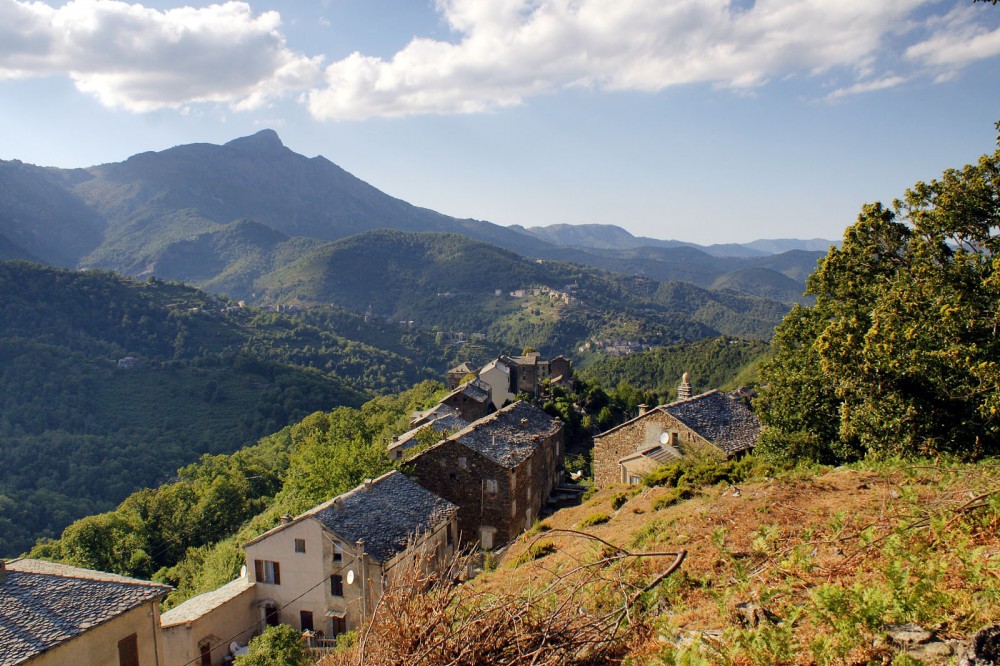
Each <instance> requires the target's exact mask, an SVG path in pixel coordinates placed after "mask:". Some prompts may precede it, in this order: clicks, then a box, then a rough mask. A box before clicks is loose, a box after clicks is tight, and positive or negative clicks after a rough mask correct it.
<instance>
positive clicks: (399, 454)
mask: <svg viewBox="0 0 1000 666" xmlns="http://www.w3.org/2000/svg"><path fill="white" fill-rule="evenodd" d="M402 457H403V450H402V449H396V459H397V460H399V459H400V458H402Z"/></svg>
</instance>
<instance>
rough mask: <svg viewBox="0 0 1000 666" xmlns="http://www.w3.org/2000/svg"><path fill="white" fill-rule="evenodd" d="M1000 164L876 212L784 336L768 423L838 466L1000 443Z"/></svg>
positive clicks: (829, 261) (765, 396)
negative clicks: (866, 458) (822, 444)
mask: <svg viewBox="0 0 1000 666" xmlns="http://www.w3.org/2000/svg"><path fill="white" fill-rule="evenodd" d="M998 234H1000V151H997V152H995V153H993V154H992V155H985V156H983V157H982V158H981V159H980V160H979V162H978V163H977V164H974V165H967V166H965V167H964V168H962V169H950V170H948V171H946V172H945V173H944V174H943V175H942V177H941V178H940V179H938V180H932V181H931V182H929V183H923V182H920V183H917V184H916V185H914V186H913V187H912V188H911V189H909V190H907V192H906V194H905V195H904V197H903V198H902V199H901V200H897V201H895V202H894V204H893V209H892V210H890V209H887V208H885V207H883V206H882V205H881V204H871V205H866V206H865V207H864V208H863V209H862V212H861V215H860V216H859V217H858V221H857V223H856V224H854V225H853V226H852V227H850V228H848V230H847V231H846V233H845V235H844V241H843V244H842V246H841V247H840V248H839V249H837V248H833V249H831V250H830V252H829V254H828V255H827V257H826V258H825V259H824V260H823V262H821V264H820V266H819V268H818V269H817V270H816V272H815V273H814V274H813V275H812V276H810V278H809V282H808V291H807V293H810V294H813V295H815V296H816V303H815V305H813V306H812V307H799V308H795V309H794V310H793V311H792V312H791V313H790V314H789V315H788V317H786V319H785V320H784V321H783V322H782V324H781V325H780V326H779V327H778V329H777V331H776V335H775V339H774V346H775V355H774V357H773V359H772V360H771V361H769V362H768V363H765V364H764V366H763V367H762V374H761V376H762V380H763V383H764V387H763V389H762V391H761V395H760V398H759V400H758V406H759V407H760V408H761V409H760V411H761V418H762V421H763V422H764V424H765V425H766V426H768V428H769V429H770V431H771V433H770V434H771V441H780V437H778V438H777V440H776V439H775V438H774V436H773V435H774V434H775V433H779V434H780V433H784V434H785V435H792V434H793V433H799V434H803V433H807V434H809V435H811V436H814V437H817V438H819V439H821V440H823V441H826V442H828V443H830V444H831V445H832V449H833V450H834V451H835V452H836V453H837V456H838V457H839V458H841V459H843V458H850V457H853V456H856V455H863V454H865V453H868V452H879V453H901V454H913V453H934V452H940V451H954V452H959V453H964V454H969V455H977V454H981V453H984V452H988V451H995V450H997V444H998V438H1000V368H998V365H997V364H998V361H1000V337H998V326H1000V309H998V305H1000V273H998V269H1000V235H998Z"/></svg>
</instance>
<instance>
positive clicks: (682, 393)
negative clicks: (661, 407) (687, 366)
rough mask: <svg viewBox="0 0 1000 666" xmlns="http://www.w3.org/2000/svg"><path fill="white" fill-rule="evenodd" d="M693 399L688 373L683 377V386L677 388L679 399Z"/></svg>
mask: <svg viewBox="0 0 1000 666" xmlns="http://www.w3.org/2000/svg"><path fill="white" fill-rule="evenodd" d="M690 397H691V382H689V381H688V373H686V372H685V373H684V375H683V376H682V377H681V384H680V386H678V387H677V399H678V400H687V399H689V398H690Z"/></svg>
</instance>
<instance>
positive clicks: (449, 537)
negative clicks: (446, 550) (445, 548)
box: [445, 523, 455, 546]
mask: <svg viewBox="0 0 1000 666" xmlns="http://www.w3.org/2000/svg"><path fill="white" fill-rule="evenodd" d="M445 534H446V537H447V540H448V541H447V542H448V545H449V546H450V545H452V543H454V541H455V539H454V537H452V535H451V523H448V531H447V532H445Z"/></svg>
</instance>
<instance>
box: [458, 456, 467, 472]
mask: <svg viewBox="0 0 1000 666" xmlns="http://www.w3.org/2000/svg"><path fill="white" fill-rule="evenodd" d="M458 468H459V469H469V461H468V459H467V458H466V457H465V456H459V457H458Z"/></svg>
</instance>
